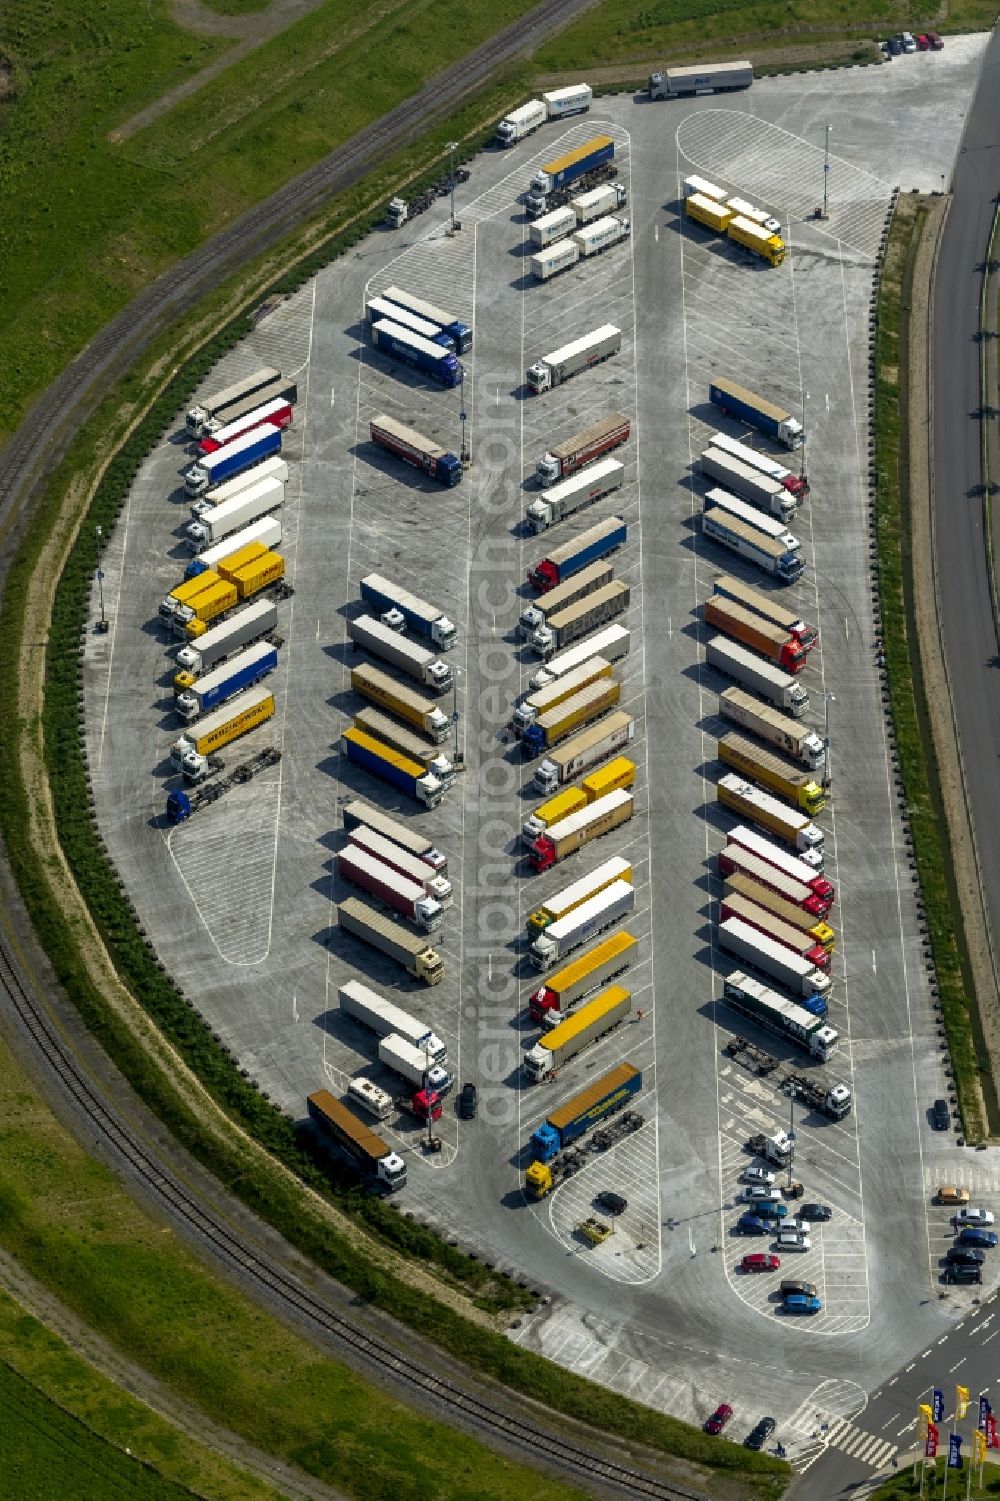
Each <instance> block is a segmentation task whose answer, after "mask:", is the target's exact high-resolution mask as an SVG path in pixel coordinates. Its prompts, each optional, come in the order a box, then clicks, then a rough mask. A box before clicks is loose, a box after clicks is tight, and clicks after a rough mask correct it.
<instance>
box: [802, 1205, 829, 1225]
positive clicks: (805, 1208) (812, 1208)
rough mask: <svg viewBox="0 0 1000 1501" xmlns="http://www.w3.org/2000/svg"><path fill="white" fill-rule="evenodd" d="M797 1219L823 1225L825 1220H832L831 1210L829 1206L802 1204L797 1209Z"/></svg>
mask: <svg viewBox="0 0 1000 1501" xmlns="http://www.w3.org/2000/svg"><path fill="white" fill-rule="evenodd" d="M799 1218H800V1219H803V1220H816V1221H821V1222H824V1223H825V1222H826V1221H827V1220H832V1219H833V1210H832V1209H831V1208H830V1206H829V1204H803V1205H801V1206H800V1208H799Z"/></svg>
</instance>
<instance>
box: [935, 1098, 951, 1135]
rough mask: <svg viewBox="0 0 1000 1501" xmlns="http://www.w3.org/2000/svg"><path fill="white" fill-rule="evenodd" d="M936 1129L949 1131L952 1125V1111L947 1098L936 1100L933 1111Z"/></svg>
mask: <svg viewBox="0 0 1000 1501" xmlns="http://www.w3.org/2000/svg"><path fill="white" fill-rule="evenodd" d="M931 1113H932V1115H933V1118H934V1129H935V1131H947V1129H948V1127H949V1126H950V1125H951V1111H950V1110H949V1109H948V1101H947V1100H935V1101H934V1104H933V1107H932V1111H931Z"/></svg>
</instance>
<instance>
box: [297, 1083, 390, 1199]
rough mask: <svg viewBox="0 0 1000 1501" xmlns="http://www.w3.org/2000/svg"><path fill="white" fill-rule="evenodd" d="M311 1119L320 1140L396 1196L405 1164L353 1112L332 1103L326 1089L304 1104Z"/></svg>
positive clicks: (335, 1101) (317, 1091)
mask: <svg viewBox="0 0 1000 1501" xmlns="http://www.w3.org/2000/svg"><path fill="white" fill-rule="evenodd" d="M306 1105H307V1107H308V1110H309V1115H310V1118H311V1119H312V1120H313V1121H315V1123H316V1124H317V1126H318V1127H319V1128H320V1132H321V1134H322V1135H323V1136H325V1137H328V1138H329V1139H330V1140H332V1141H334V1142H335V1143H336V1144H337V1146H338V1147H340V1149H341V1150H342V1151H344V1152H346V1153H347V1155H348V1156H349V1157H350V1158H351V1159H352V1161H353V1162H355V1163H356V1164H357V1166H358V1167H359V1168H360V1169H361V1171H362V1173H363V1174H364V1176H365V1177H367V1178H370V1179H372V1180H373V1181H374V1182H375V1183H377V1184H379V1185H380V1186H382V1187H384V1188H385V1189H386V1191H387V1192H388V1193H395V1191H396V1190H397V1189H400V1188H402V1187H403V1186H404V1184H405V1183H406V1163H405V1162H404V1161H403V1159H402V1157H400V1155H399V1153H398V1152H394V1151H393V1149H392V1147H390V1146H387V1145H386V1144H385V1142H384V1141H383V1140H382V1138H381V1136H376V1134H375V1132H374V1131H373V1130H372V1129H371V1127H370V1126H366V1125H365V1123H364V1121H363V1120H359V1119H358V1117H357V1116H356V1115H355V1114H354V1112H353V1110H348V1108H347V1106H346V1105H344V1104H342V1103H341V1101H340V1100H335V1099H334V1097H333V1095H332V1094H331V1093H330V1091H329V1090H328V1089H317V1090H316V1092H315V1094H311V1095H310V1096H309V1098H308V1099H307V1101H306Z"/></svg>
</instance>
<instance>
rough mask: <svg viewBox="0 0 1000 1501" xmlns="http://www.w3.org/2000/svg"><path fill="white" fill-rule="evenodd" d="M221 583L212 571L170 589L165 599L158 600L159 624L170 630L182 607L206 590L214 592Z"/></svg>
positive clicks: (185, 580)
mask: <svg viewBox="0 0 1000 1501" xmlns="http://www.w3.org/2000/svg"><path fill="white" fill-rule="evenodd" d="M221 582H222V580H221V579H220V577H219V575H218V574H217V573H215V572H214V571H209V572H206V573H203V574H200V575H198V576H197V577H196V578H193V579H184V580H183V581H182V582H181V583H179V584H178V585H177V586H176V587H175V588H174V589H171V591H170V593H169V594H168V595H167V597H166V598H165V599H161V600H160V604H159V608H158V610H157V616H158V618H159V620H160V623H161V624H162V625H165V626H167V628H168V629H172V628H173V622H174V616H175V615H176V613H177V611H178V610H179V609H181V607H182V606H184V605H187V604H190V603H191V601H192V600H195V599H197V597H198V595H199V594H202V593H204V592H205V591H206V590H212V591H213V592H214V591H215V590H216V589H217V588H218V586H219V584H220V583H221ZM234 598H235V594H234Z"/></svg>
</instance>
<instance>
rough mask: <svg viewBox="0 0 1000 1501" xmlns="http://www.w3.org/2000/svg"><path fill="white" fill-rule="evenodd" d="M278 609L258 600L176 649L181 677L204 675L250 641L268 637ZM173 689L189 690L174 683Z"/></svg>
mask: <svg viewBox="0 0 1000 1501" xmlns="http://www.w3.org/2000/svg"><path fill="white" fill-rule="evenodd" d="M277 624H278V607H277V605H276V604H275V603H274V601H273V600H270V599H258V600H255V601H254V602H253V604H250V605H247V607H246V609H245V610H240V611H238V612H237V614H235V615H230V617H229V619H228V620H224V621H223V622H222V624H221V625H216V626H213V627H212V629H211V630H210V631H206V632H205V634H204V635H203V636H198V637H197V638H196V639H195V640H194V641H187V642H185V644H184V645H183V646H181V647H178V649H177V653H176V660H177V664H178V666H179V667H180V668H181V669H182V671H183V672H185V673H191V674H193V675H194V676H195V677H198V676H200V674H201V673H203V672H208V671H209V670H210V669H211V668H212V667H214V666H215V665H216V663H217V662H223V661H225V659H226V658H227V657H231V656H232V654H233V652H236V651H239V649H240V647H241V646H249V645H250V643H251V642H252V641H259V640H260V639H261V637H263V636H267V635H270V633H271V631H273V630H275V629H276V628H277ZM174 686H175V687H177V686H182V687H190V686H191V685H190V683H187V682H185V683H183V684H180V685H178V684H177V681H176V679H175V680H174Z"/></svg>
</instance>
